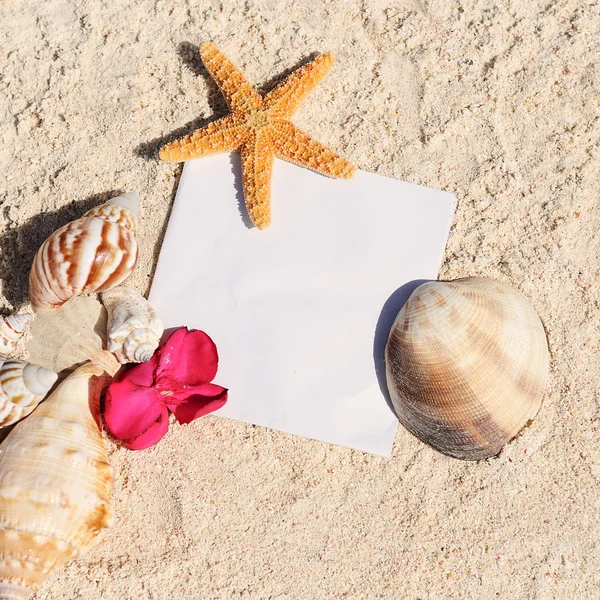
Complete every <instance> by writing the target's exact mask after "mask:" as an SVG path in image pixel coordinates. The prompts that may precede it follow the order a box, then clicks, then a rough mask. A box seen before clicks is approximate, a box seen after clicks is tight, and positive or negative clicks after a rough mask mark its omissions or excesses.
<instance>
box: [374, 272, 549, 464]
mask: <svg viewBox="0 0 600 600" xmlns="http://www.w3.org/2000/svg"><path fill="white" fill-rule="evenodd" d="M385 359H386V375H387V385H388V389H389V392H390V396H391V399H392V402H393V404H394V408H395V410H396V414H397V416H398V418H399V420H400V422H401V423H402V424H403V425H404V426H405V427H406V428H407V429H408V430H409V431H410V432H411V433H413V434H414V435H415V436H416V437H418V438H419V439H420V440H422V441H423V442H425V443H427V444H429V445H430V446H433V447H434V448H435V449H436V450H439V451H440V452H443V453H444V454H448V455H449V456H453V457H455V458H460V459H464V460H480V459H484V458H488V457H490V456H495V455H496V454H498V453H499V452H500V450H501V448H502V447H503V446H504V445H505V444H506V443H507V442H509V441H510V440H511V439H513V438H514V437H515V436H516V435H517V434H518V433H519V432H520V431H521V429H522V428H523V427H524V426H525V425H527V424H528V423H529V421H530V420H531V419H533V418H534V416H535V415H536V413H537V411H538V409H539V407H540V404H541V401H542V397H543V394H544V389H545V386H546V381H547V376H548V346H547V342H546V335H545V332H544V328H543V326H542V323H541V321H540V319H539V317H538V315H537V314H536V312H535V310H534V309H533V307H532V306H531V304H530V303H529V302H528V300H527V299H526V298H525V297H524V296H522V295H521V294H520V293H519V292H517V291H516V290H514V289H513V288H512V287H511V286H509V285H508V284H506V283H502V282H500V281H494V280H491V279H484V278H479V277H472V278H465V279H458V280H456V281H448V282H444V281H432V282H428V283H424V284H422V285H421V286H419V287H418V288H417V289H415V291H414V292H413V293H412V295H411V296H410V298H409V299H408V301H407V302H406V304H405V306H404V307H403V308H402V310H401V311H400V312H399V314H398V316H397V317H396V320H395V322H394V325H393V326H392V330H391V332H390V336H389V339H388V343H387V347H386V354H385Z"/></svg>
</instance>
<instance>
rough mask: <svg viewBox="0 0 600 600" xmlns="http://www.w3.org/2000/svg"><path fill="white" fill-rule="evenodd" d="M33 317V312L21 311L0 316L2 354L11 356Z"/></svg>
mask: <svg viewBox="0 0 600 600" xmlns="http://www.w3.org/2000/svg"><path fill="white" fill-rule="evenodd" d="M32 317H33V315H32V314H31V313H27V312H19V313H14V314H12V315H8V316H7V317H1V318H0V354H4V355H6V356H10V355H11V354H12V353H13V352H14V351H15V349H16V347H17V342H18V341H19V338H20V337H21V336H22V335H23V333H24V331H25V329H26V328H27V326H28V325H29V322H30V321H31V318H32Z"/></svg>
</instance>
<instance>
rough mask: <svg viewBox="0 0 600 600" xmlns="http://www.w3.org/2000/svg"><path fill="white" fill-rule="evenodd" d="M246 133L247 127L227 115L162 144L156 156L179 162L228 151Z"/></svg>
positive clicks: (241, 140)
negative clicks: (164, 144) (182, 136)
mask: <svg viewBox="0 0 600 600" xmlns="http://www.w3.org/2000/svg"><path fill="white" fill-rule="evenodd" d="M247 135H248V131H247V129H246V128H245V127H243V126H241V125H236V124H235V120H234V119H233V117H232V116H231V115H228V116H226V117H223V118H222V119H219V120H218V121H214V122H213V123H209V124H208V125H207V126H206V127H203V128H202V129H197V130H196V131H194V133H192V134H190V135H187V136H186V137H184V138H181V139H179V140H176V141H174V142H171V143H170V144H167V145H166V146H163V147H162V148H161V149H160V152H159V153H158V156H159V157H160V159H161V160H164V161H167V162H180V161H183V160H190V159H192V158H200V157H202V156H209V155H210V154H218V153H219V152H229V151H231V150H235V149H237V148H238V147H239V146H240V145H241V144H242V143H243V141H244V138H245V137H246V136H247Z"/></svg>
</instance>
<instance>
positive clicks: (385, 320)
mask: <svg viewBox="0 0 600 600" xmlns="http://www.w3.org/2000/svg"><path fill="white" fill-rule="evenodd" d="M428 281H431V279H414V280H413V281H409V282H408V283H405V284H404V285H402V286H400V287H399V288H398V289H397V290H396V291H395V292H394V293H393V294H392V295H391V296H390V297H389V298H388V299H387V300H386V302H385V304H384V305H383V309H382V310H381V313H380V315H379V319H378V320H377V325H376V326H375V337H374V339H373V363H374V365H375V374H376V375H377V382H378V383H379V389H380V390H381V393H382V394H383V397H384V398H385V401H386V402H387V405H388V406H389V407H390V410H391V411H392V412H393V413H394V415H396V410H395V409H394V405H393V404H392V399H391V398H390V393H389V391H388V387H387V378H386V375H385V347H386V345H387V341H388V337H389V335H390V331H391V329H392V325H393V324H394V321H395V320H396V316H397V315H398V313H399V312H400V310H401V309H402V307H403V306H404V305H405V304H406V301H407V300H408V299H409V297H410V295H411V294H412V293H413V292H414V290H415V289H416V288H418V287H419V286H420V285H421V284H422V283H427V282H428ZM396 416H397V415H396Z"/></svg>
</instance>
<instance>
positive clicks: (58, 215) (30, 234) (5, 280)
mask: <svg viewBox="0 0 600 600" xmlns="http://www.w3.org/2000/svg"><path fill="white" fill-rule="evenodd" d="M121 193H123V191H122V190H109V191H106V192H102V193H99V194H94V195H92V196H89V197H87V198H85V199H84V200H79V201H75V200H74V201H72V202H71V203H70V204H67V205H66V206H63V207H61V208H59V209H57V210H54V211H46V212H42V213H38V214H37V215H35V216H33V217H31V218H30V219H29V220H27V221H26V222H25V223H23V224H22V225H18V226H16V227H13V228H9V229H7V230H5V231H3V232H2V233H1V234H0V248H2V256H0V279H1V280H2V293H3V294H4V296H5V298H6V299H7V300H8V301H9V302H10V303H11V304H12V305H13V307H15V308H19V307H21V306H22V305H23V304H25V303H26V302H27V299H28V291H29V270H30V268H31V264H32V262H33V258H34V256H35V254H36V252H37V251H38V249H39V247H40V246H41V245H42V244H43V243H44V241H45V240H46V239H47V238H48V237H49V236H50V235H51V234H52V233H54V232H55V231H56V230H57V229H58V228H60V227H62V226H63V225H66V224H67V223H69V222H70V221H73V220H75V219H78V218H79V217H81V216H82V215H83V214H84V213H86V212H87V211H88V210H90V209H91V208H93V207H94V206H98V205H99V204H102V203H103V202H106V201H107V200H110V199H111V198H114V197H115V196H118V195H119V194H121Z"/></svg>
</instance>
